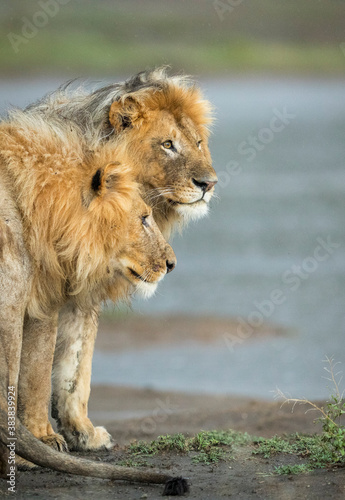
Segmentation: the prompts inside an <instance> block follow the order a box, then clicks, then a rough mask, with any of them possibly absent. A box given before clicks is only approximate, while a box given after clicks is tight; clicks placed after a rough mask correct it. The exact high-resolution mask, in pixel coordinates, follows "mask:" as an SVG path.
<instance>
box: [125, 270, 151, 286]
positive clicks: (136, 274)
mask: <svg viewBox="0 0 345 500" xmlns="http://www.w3.org/2000/svg"><path fill="white" fill-rule="evenodd" d="M128 269H129V272H130V273H131V275H132V276H134V278H136V279H138V280H141V281H144V282H145V283H150V282H149V281H147V280H146V279H145V278H143V277H142V276H141V275H140V274H138V273H137V272H136V271H134V269H131V268H130V267H129V268H128Z"/></svg>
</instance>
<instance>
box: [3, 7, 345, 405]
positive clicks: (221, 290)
mask: <svg viewBox="0 0 345 500" xmlns="http://www.w3.org/2000/svg"><path fill="white" fill-rule="evenodd" d="M162 64H169V65H170V66H171V72H172V73H180V72H183V73H187V74H192V75H193V76H195V78H196V80H197V82H198V83H199V84H200V86H201V88H202V89H203V91H204V94H205V96H206V97H207V98H208V99H209V100H210V101H211V102H212V104H213V105H214V107H215V115H216V122H215V125H214V127H213V134H212V136H211V140H210V148H211V153H212V157H213V160H214V166H215V168H216V170H217V173H218V175H219V184H218V187H217V199H215V200H214V201H213V203H212V209H211V212H210V216H209V217H208V218H207V219H204V220H202V221H199V222H197V223H196V224H193V225H192V226H190V227H189V228H188V229H187V230H186V231H185V233H184V235H183V237H180V236H176V237H175V239H174V240H173V246H174V250H175V253H176V255H177V259H178V266H177V268H176V270H175V271H174V273H172V274H171V275H169V277H168V278H167V279H166V280H165V282H164V283H163V284H162V285H161V286H160V288H159V291H158V293H157V295H156V296H155V297H154V298H153V299H151V300H150V301H149V302H147V303H142V302H139V301H138V302H136V301H134V304H133V308H132V311H131V312H127V311H126V312H124V313H123V312H121V311H120V313H119V312H117V313H116V314H115V315H117V316H121V317H122V316H123V315H124V316H125V317H131V316H133V315H134V316H135V317H138V316H139V321H142V319H143V318H145V317H146V315H148V314H149V315H151V316H152V317H153V318H156V321H158V323H156V326H155V328H158V330H159V329H161V330H162V335H163V332H164V331H165V330H166V329H169V328H170V330H171V328H175V329H177V330H178V331H176V332H175V333H176V336H175V337H174V335H172V336H171V340H170V341H169V343H158V344H155V343H153V344H151V345H148V346H146V347H145V346H142V345H140V350H136V349H135V348H134V347H133V346H131V347H130V348H128V349H124V350H123V351H122V352H121V353H120V354H119V353H116V352H114V353H110V352H107V349H102V343H100V344H99V349H97V352H96V355H95V361H94V370H93V373H94V375H93V380H94V382H95V383H105V384H111V383H119V384H124V385H133V386H139V387H143V386H149V387H153V388H157V389H172V390H184V391H194V392H202V391H207V392H213V393H214V392H218V393H227V394H241V395H246V396H256V397H259V398H265V399H270V398H272V397H273V395H272V392H271V391H274V390H275V388H276V387H277V386H278V387H279V388H280V389H281V390H283V391H285V392H288V393H290V394H292V395H293V396H298V397H301V396H304V397H309V398H321V397H326V396H327V394H328V393H329V390H328V388H327V384H328V383H327V382H326V381H323V380H322V375H323V373H324V371H323V360H324V359H325V357H326V356H329V357H330V356H334V357H335V359H336V361H340V362H343V361H344V360H345V342H344V341H343V338H344V333H345V308H344V303H345V234H344V218H345V201H344V199H345V196H344V195H345V169H344V166H345V165H344V163H345V140H344V138H345V81H344V76H345V3H344V1H342V0H329V1H328V2H324V1H322V0H320V1H317V0H304V1H303V2H301V1H300V0H289V2H286V1H284V0H261V1H260V2H258V1H256V0H242V1H241V0H222V1H221V0H175V1H174V2H172V1H168V0H160V1H157V0H147V1H145V2H142V1H139V0H123V1H120V0H118V1H111V0H109V1H108V0H98V1H97V2H92V1H87V0H39V1H30V2H28V1H26V0H22V1H19V0H16V1H15V0H4V1H3V2H1V5H0V67H1V82H0V97H1V102H0V111H1V113H2V114H4V113H5V111H6V109H8V107H9V106H10V105H18V106H24V105H26V104H28V103H29V102H32V101H33V100H35V99H37V98H38V97H40V96H42V94H44V93H45V92H48V91H52V90H54V89H55V88H56V87H57V86H58V85H59V84H61V83H63V82H64V81H66V80H67V79H70V78H76V77H80V78H86V79H88V80H89V81H90V85H93V83H92V82H95V81H96V82H98V84H99V85H102V84H104V83H105V82H109V81H110V82H116V81H120V80H122V79H124V78H127V77H129V76H131V75H132V74H134V73H136V72H138V71H140V70H143V69H146V68H148V67H154V66H159V65H162ZM112 314H113V313H112V312H111V311H110V312H108V313H107V314H106V322H110V319H111V318H110V316H112ZM109 318H110V319H109ZM176 318H180V320H181V321H180V322H179V323H178V325H176V324H175V323H173V321H174V320H176ZM121 321H122V320H121ZM157 325H158V326H157ZM172 325H173V326H172ZM174 325H175V326H174ZM193 325H194V326H193ZM202 325H204V330H205V328H206V327H205V325H208V326H207V335H206V334H205V335H206V336H207V342H206V343H205V342H200V341H199V340H200V339H199V340H198V332H199V333H200V330H201V326H202ZM119 328H120V329H121V328H125V326H121V325H120V326H118V329H119ZM150 328H151V327H150V325H149V324H148V326H147V329H150ZM113 330H114V333H113V335H114V336H115V335H116V324H115V323H114V328H113ZM181 332H182V333H183V332H185V335H182V333H181ZM265 333H268V334H269V335H268V336H267V335H265ZM142 335H145V334H144V333H143V334H142ZM205 335H204V336H205ZM174 338H178V341H179V343H176V341H174ZM135 342H138V344H139V343H140V342H139V341H138V340H135V341H134V344H135ZM181 342H182V343H183V349H181Z"/></svg>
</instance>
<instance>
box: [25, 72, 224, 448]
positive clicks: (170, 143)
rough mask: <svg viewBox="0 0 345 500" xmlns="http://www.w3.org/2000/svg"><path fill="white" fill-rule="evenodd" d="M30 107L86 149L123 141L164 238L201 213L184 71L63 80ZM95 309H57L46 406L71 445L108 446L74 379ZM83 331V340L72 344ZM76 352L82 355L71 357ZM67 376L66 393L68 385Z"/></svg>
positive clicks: (198, 152)
mask: <svg viewBox="0 0 345 500" xmlns="http://www.w3.org/2000/svg"><path fill="white" fill-rule="evenodd" d="M32 111H34V112H39V113H41V114H42V116H43V117H44V119H45V120H46V121H48V122H53V123H58V125H59V127H62V128H63V129H67V130H74V131H75V132H76V133H77V134H79V135H80V136H82V137H83V140H84V141H85V143H86V144H87V146H88V147H89V148H90V149H91V150H94V149H97V148H103V147H106V148H108V147H110V148H111V147H114V148H116V147H118V145H119V144H121V146H123V147H124V148H125V150H126V152H127V154H128V155H129V157H130V159H131V165H132V170H133V172H134V176H135V178H136V180H137V182H139V183H140V185H141V187H142V191H143V195H144V198H145V201H146V202H147V203H148V204H149V205H151V207H152V210H153V216H154V219H155V220H156V222H157V224H158V226H159V228H160V230H161V231H162V233H163V234H164V236H165V237H166V238H168V237H169V235H170V233H171V232H172V230H173V229H174V228H176V227H177V228H181V227H182V226H183V225H185V224H186V223H187V222H188V221H189V220H191V219H197V218H199V217H202V216H204V215H205V214H206V213H207V211H208V204H209V201H210V199H211V197H212V194H213V191H214V185H215V184H216V182H217V176H216V174H215V171H214V169H213V167H212V163H211V157H210V153H209V149H208V145H207V142H208V128H207V127H208V125H209V124H210V123H211V121H212V120H211V115H210V112H211V108H210V104H209V103H208V102H207V101H205V100H204V99H203V98H202V95H201V92H200V90H199V89H198V88H197V87H196V86H195V85H194V84H193V82H191V81H190V80H189V78H187V77H183V76H172V77H169V76H168V75H167V73H166V70H165V68H161V69H157V70H154V71H147V72H142V73H139V74H138V75H136V76H134V77H133V78H131V79H130V80H128V81H126V82H124V83H121V84H114V85H109V86H106V87H103V88H100V89H98V90H95V91H94V92H92V93H90V94H89V93H86V92H85V91H83V90H82V89H80V88H77V89H75V90H73V89H71V86H70V85H67V86H65V87H63V88H61V89H59V90H58V91H57V92H54V93H52V94H50V95H48V96H47V97H45V98H43V99H42V100H41V101H40V102H38V103H36V104H34V105H32V106H30V107H29V108H28V109H27V110H26V112H27V113H28V114H30V113H31V112H32ZM95 317H96V315H95V314H87V313H85V312H84V311H80V310H79V309H78V308H76V307H75V305H74V304H71V303H66V305H65V306H64V307H63V309H62V310H61V311H60V315H59V333H58V349H57V351H56V352H57V354H56V357H55V359H54V376H53V407H52V414H53V416H54V417H55V418H56V419H57V422H58V427H59V430H60V432H61V433H62V434H63V435H64V437H65V438H66V440H67V442H68V445H69V447H70V449H79V450H88V449H97V448H100V447H104V446H105V447H111V446H112V439H111V436H110V435H109V434H104V433H103V434H102V435H100V434H99V433H98V431H97V429H94V427H93V426H92V424H91V422H90V420H89V419H88V417H87V405H88V397H89V392H88V391H86V390H85V385H84V386H83V388H81V387H80V385H79V384H78V383H75V381H76V380H77V379H78V370H79V367H80V366H82V364H83V365H85V366H87V367H89V366H90V364H91V357H92V352H93V345H94V339H95V332H96V330H97V321H96V319H95ZM81 332H83V334H82V338H83V342H82V345H79V346H78V349H76V338H77V337H78V336H79V337H80V335H81ZM77 357H78V359H82V363H79V364H78V363H77ZM24 363H25V360H24ZM66 364H68V366H69V371H68V376H67V377H66V376H65V375H64V367H65V366H66ZM73 366H74V367H75V368H74V370H73ZM88 373H90V370H88ZM22 381H23V383H24V377H23V378H22ZM71 384H74V391H73V392H72V393H70V392H69V390H68V389H69V387H70V385H71ZM84 384H85V379H84ZM87 385H88V387H89V383H88V384H87Z"/></svg>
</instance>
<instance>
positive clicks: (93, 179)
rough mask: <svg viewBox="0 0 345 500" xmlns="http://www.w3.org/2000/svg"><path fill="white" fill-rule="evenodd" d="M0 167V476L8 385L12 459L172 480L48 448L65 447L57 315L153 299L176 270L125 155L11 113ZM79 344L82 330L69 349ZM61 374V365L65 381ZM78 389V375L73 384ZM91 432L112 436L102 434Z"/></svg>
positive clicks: (1, 131) (0, 136)
mask: <svg viewBox="0 0 345 500" xmlns="http://www.w3.org/2000/svg"><path fill="white" fill-rule="evenodd" d="M0 169H1V180H0V267H1V271H0V286H1V291H2V294H1V307H0V325H1V328H0V343H1V353H2V360H1V363H0V380H1V396H0V402H1V412H0V427H1V429H0V440H1V442H2V445H1V451H2V452H3V454H2V455H1V456H0V464H1V470H2V473H4V472H5V471H6V469H7V466H8V461H7V460H6V453H5V450H6V448H7V447H6V445H7V444H8V437H9V435H8V433H7V432H6V429H7V428H8V426H9V425H10V424H9V422H10V420H8V415H7V414H6V407H7V405H8V404H7V401H6V397H7V392H8V390H10V391H11V393H12V394H13V395H17V406H18V417H19V420H18V421H17V422H16V437H18V441H16V452H17V453H18V454H19V456H21V457H23V458H24V459H29V460H31V461H33V462H34V463H36V464H39V465H46V466H51V467H52V468H55V469H57V470H62V471H66V472H71V473H76V474H84V475H93V476H97V477H107V478H113V479H127V480H139V481H146V482H158V483H161V482H166V481H167V480H170V479H171V476H170V475H168V474H162V473H159V472H143V473H138V472H137V471H136V470H127V468H119V467H114V466H109V465H106V464H102V465H101V464H94V463H92V462H91V463H89V462H80V461H78V460H76V459H73V458H71V457H68V458H66V457H63V456H62V455H61V454H57V455H56V452H55V451H54V450H51V449H50V448H49V447H48V446H45V445H44V444H43V443H47V444H50V445H51V446H52V447H55V448H56V449H57V450H64V449H65V441H64V439H63V437H62V436H60V435H59V434H56V433H55V432H54V430H53V428H52V426H51V425H50V423H49V420H48V403H49V397H50V393H51V387H50V378H51V371H52V363H53V356H54V350H55V343H56V333H57V324H58V313H59V310H60V309H61V308H62V307H63V306H64V304H66V303H67V302H68V303H69V304H74V306H75V307H76V308H78V310H79V311H80V312H84V311H87V313H89V311H90V310H91V311H97V310H98V308H99V304H100V303H101V302H102V301H103V300H106V299H108V298H110V299H112V300H114V301H117V300H119V299H120V298H121V297H128V296H129V295H130V294H132V293H133V292H134V291H135V292H137V293H139V294H142V295H144V296H150V295H152V293H154V291H155V289H156V287H157V284H158V283H159V281H161V280H162V278H163V277H164V276H165V275H166V274H167V273H168V272H170V271H172V270H173V268H174V267H175V264H176V258H175V255H174V252H173V250H172V248H171V247H170V245H169V244H168V243H166V241H165V239H164V237H163V236H162V234H161V232H160V231H159V229H158V226H157V225H156V223H155V221H154V219H153V217H152V210H151V208H150V207H149V206H148V205H147V204H146V203H145V202H144V201H143V200H142V198H141V196H140V191H139V187H138V184H137V183H136V182H135V180H134V179H133V172H132V169H131V168H130V160H129V158H128V157H127V155H126V152H125V151H123V150H121V148H120V147H118V148H117V149H116V150H114V148H113V147H111V148H107V147H104V148H102V149H101V150H100V151H94V152H93V153H90V152H85V149H84V148H83V144H82V142H81V141H80V137H79V136H78V134H75V133H74V132H73V131H71V130H70V131H68V132H66V133H65V134H64V133H63V132H62V130H61V129H59V128H57V127H55V126H54V125H52V124H48V123H47V122H46V121H45V120H43V119H42V117H40V116H39V115H38V114H36V115H35V113H30V114H27V113H23V112H20V111H14V112H13V113H12V115H11V118H10V120H8V121H7V122H5V123H3V124H1V126H0ZM82 342H83V339H82V332H81V335H80V337H77V339H76V341H75V344H74V349H75V352H78V349H79V347H78V346H80V345H81V344H82ZM27 358H29V362H28V361H27V362H24V363H23V365H21V360H22V361H23V359H24V360H27ZM68 369H69V367H68V364H66V366H65V371H64V373H65V375H66V377H68ZM83 370H84V371H85V367H82V368H81V371H83ZM21 377H24V380H25V383H27V384H29V385H28V386H27V387H26V386H25V384H24V383H23V381H22V383H21V384H19V385H20V389H19V392H18V391H17V387H18V379H19V381H20V380H21ZM83 383H84V381H83V373H81V375H80V376H79V377H78V380H77V381H75V384H83ZM86 383H88V381H86ZM29 386H30V387H31V388H35V390H34V391H32V390H31V391H29V390H28V389H29ZM8 388H10V389H8ZM69 390H70V392H71V393H73V391H74V388H73V386H71V387H69ZM87 390H89V389H88V388H86V391H87ZM17 392H18V394H16V393H17ZM28 393H30V395H32V394H34V395H35V397H34V398H32V399H30V398H28ZM13 397H14V396H13ZM14 400H15V399H14ZM11 425H12V426H13V423H12V424H11ZM11 425H10V427H11ZM95 432H98V433H99V435H100V436H101V435H102V433H104V434H107V433H106V431H105V429H103V428H97V429H95ZM6 434H7V435H6ZM37 438H38V439H40V440H41V441H43V443H39V442H38V440H37ZM180 483H181V482H179V481H178V488H181V484H180ZM173 485H174V483H173ZM169 488H171V482H170V485H169V486H168V489H169Z"/></svg>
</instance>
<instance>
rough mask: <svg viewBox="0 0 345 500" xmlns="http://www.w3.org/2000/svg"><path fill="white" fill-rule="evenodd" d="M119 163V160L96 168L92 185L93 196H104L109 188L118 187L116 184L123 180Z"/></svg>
mask: <svg viewBox="0 0 345 500" xmlns="http://www.w3.org/2000/svg"><path fill="white" fill-rule="evenodd" d="M119 165H120V163H119V162H118V161H114V162H110V163H108V164H107V165H106V166H105V167H103V168H99V169H98V170H96V172H95V173H94V174H93V176H92V179H91V186H90V187H91V194H92V195H93V196H104V195H105V194H106V193H107V192H109V190H112V189H114V188H116V184H117V183H119V182H121V173H120V169H119Z"/></svg>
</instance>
